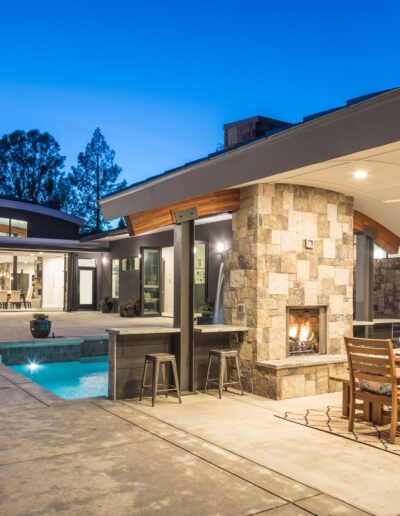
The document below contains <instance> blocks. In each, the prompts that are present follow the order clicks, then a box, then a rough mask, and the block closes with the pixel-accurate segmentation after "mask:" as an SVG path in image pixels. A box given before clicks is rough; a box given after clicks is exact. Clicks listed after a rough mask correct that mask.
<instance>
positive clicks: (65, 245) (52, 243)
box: [0, 237, 110, 252]
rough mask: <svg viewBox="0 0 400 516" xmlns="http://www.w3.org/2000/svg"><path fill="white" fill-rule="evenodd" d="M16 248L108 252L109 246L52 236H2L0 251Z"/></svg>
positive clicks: (0, 238)
mask: <svg viewBox="0 0 400 516" xmlns="http://www.w3.org/2000/svg"><path fill="white" fill-rule="evenodd" d="M16 249H32V250H34V249H41V250H57V251H65V252H68V251H77V252H78V251H92V252H108V251H109V250H110V249H109V246H108V244H107V243H106V242H104V243H97V242H80V241H79V240H67V239H65V240H64V239H52V238H29V237H28V238H22V237H18V238H15V237H14V238H13V237H0V251H5V250H16Z"/></svg>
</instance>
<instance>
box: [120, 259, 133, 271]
mask: <svg viewBox="0 0 400 516" xmlns="http://www.w3.org/2000/svg"><path fill="white" fill-rule="evenodd" d="M121 270H123V271H134V270H135V260H134V258H123V259H122V260H121Z"/></svg>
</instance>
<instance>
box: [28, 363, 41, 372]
mask: <svg viewBox="0 0 400 516" xmlns="http://www.w3.org/2000/svg"><path fill="white" fill-rule="evenodd" d="M28 369H29V372H30V373H34V372H35V371H37V370H38V369H39V364H37V363H36V362H29V364H28Z"/></svg>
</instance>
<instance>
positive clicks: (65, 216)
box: [0, 198, 85, 226]
mask: <svg viewBox="0 0 400 516" xmlns="http://www.w3.org/2000/svg"><path fill="white" fill-rule="evenodd" d="M0 208H12V209H15V210H22V211H28V212H31V213H38V214H40V215H46V216H47V217H54V218H56V219H61V220H65V221H67V222H72V223H73V224H76V225H77V226H83V225H84V224H85V221H84V220H83V219H81V218H80V217H75V216H74V215H70V214H69V213H65V212H63V211H60V210H56V209H54V208H48V207H47V206H41V205H40V204H33V203H29V202H24V201H16V200H11V199H1V198H0Z"/></svg>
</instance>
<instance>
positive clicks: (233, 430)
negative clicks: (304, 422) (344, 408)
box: [0, 366, 400, 516]
mask: <svg viewBox="0 0 400 516" xmlns="http://www.w3.org/2000/svg"><path fill="white" fill-rule="evenodd" d="M29 384H30V385H29ZM328 403H330V404H338V403H340V396H339V395H338V394H329V395H323V396H315V397H309V398H299V399H293V400H286V401H273V400H268V399H265V398H260V397H257V396H252V395H245V396H244V397H241V396H238V395H236V394H233V393H228V394H226V395H224V397H223V399H222V400H219V399H218V398H217V397H216V396H213V395H208V394H207V395H206V394H202V393H200V394H197V395H193V396H185V397H184V398H183V403H182V405H179V404H178V403H177V400H176V399H175V398H173V397H169V398H168V399H165V398H159V399H158V401H157V404H156V406H155V407H154V408H152V407H151V406H150V403H149V401H148V400H144V401H143V402H142V403H140V402H138V401H133V400H129V401H124V402H111V401H108V400H102V399H95V400H94V399H93V400H82V401H60V400H59V399H57V398H56V397H55V396H54V395H50V394H49V393H47V391H45V390H44V389H41V388H40V387H38V386H36V385H35V384H32V383H31V382H29V381H27V380H26V379H24V378H23V377H21V376H20V375H17V374H16V373H14V372H12V371H10V370H8V369H6V368H5V366H1V367H0V435H1V436H2V438H1V440H0V490H1V497H0V514H4V515H7V516H8V515H10V516H11V515H12V516H14V515H16V516H17V515H24V516H25V515H38V514H41V515H42V514H46V515H48V514H56V513H57V514H67V515H75V514H85V515H86V514H93V515H94V514H96V515H103V514H107V515H108V514H111V513H113V514H118V515H120V514H121V515H125V514H126V515H131V514H151V515H153V514H163V515H171V516H172V515H243V514H260V513H261V514H263V513H266V514H271V515H275V514H279V515H289V516H290V515H304V514H318V515H339V514H340V515H361V514H377V515H395V514H399V507H400V489H399V486H398V474H397V473H398V470H399V466H400V458H399V457H397V456H395V455H392V454H389V453H386V452H383V451H381V450H377V449H373V448H370V447H368V446H365V445H360V444H358V443H355V442H351V441H347V440H345V439H342V438H340V437H336V436H333V435H329V434H325V433H323V432H319V431H316V430H314V429H309V428H306V427H303V426H300V425H295V424H293V423H290V422H287V421H283V420H282V419H279V418H277V417H276V415H279V414H282V413H283V412H284V411H285V410H299V411H301V410H302V409H304V408H305V407H308V408H312V407H321V406H326V405H327V404H328Z"/></svg>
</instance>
